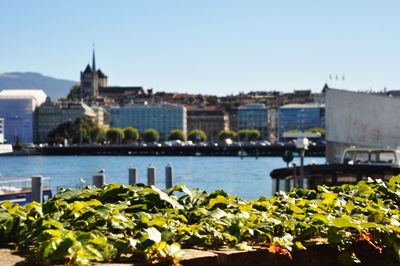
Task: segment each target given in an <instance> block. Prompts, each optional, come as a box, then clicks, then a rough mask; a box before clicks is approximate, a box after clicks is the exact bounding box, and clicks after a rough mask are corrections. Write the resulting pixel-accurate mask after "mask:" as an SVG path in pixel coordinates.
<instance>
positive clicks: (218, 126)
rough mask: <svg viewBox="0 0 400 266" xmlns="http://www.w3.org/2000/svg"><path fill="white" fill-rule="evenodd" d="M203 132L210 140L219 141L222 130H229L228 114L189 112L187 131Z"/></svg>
mask: <svg viewBox="0 0 400 266" xmlns="http://www.w3.org/2000/svg"><path fill="white" fill-rule="evenodd" d="M194 129H200V130H203V131H204V133H205V134H206V136H207V139H208V140H217V136H218V133H219V132H220V131H221V130H228V129H229V118H228V114H227V113H225V112H223V111H218V110H203V109H198V110H188V111H187V130H188V132H190V131H191V130H194Z"/></svg>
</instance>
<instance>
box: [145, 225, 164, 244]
mask: <svg viewBox="0 0 400 266" xmlns="http://www.w3.org/2000/svg"><path fill="white" fill-rule="evenodd" d="M145 231H146V233H147V235H148V239H150V240H153V241H154V242H156V243H158V242H161V233H160V231H158V230H157V228H155V227H149V228H147V229H145Z"/></svg>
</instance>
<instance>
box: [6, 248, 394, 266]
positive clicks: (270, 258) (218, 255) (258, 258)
mask: <svg viewBox="0 0 400 266" xmlns="http://www.w3.org/2000/svg"><path fill="white" fill-rule="evenodd" d="M353 251H354V252H355V253H356V255H357V257H358V258H359V259H360V260H361V262H362V263H361V265H368V266H369V265H371V266H376V265H385V266H386V265H387V266H391V265H394V264H393V263H392V262H391V261H390V259H388V258H387V257H385V256H384V255H382V254H379V252H378V251H377V250H375V249H374V248H373V247H371V246H369V245H368V244H366V243H357V244H355V245H354V246H353ZM184 252H185V255H184V257H183V259H182V260H181V261H180V263H181V264H182V265H184V266H203V265H207V266H211V265H218V266H236V265H237V266H264V265H265V266H266V265H268V266H286V265H296V266H320V265H324V266H331V265H332V266H333V265H340V264H339V263H338V260H337V257H338V255H339V252H338V250H337V249H336V248H334V247H331V246H329V245H327V244H315V243H314V244H313V245H307V249H306V250H300V251H296V252H293V253H292V259H290V258H289V257H287V256H283V255H278V254H271V253H269V252H268V250H267V248H264V247H255V248H254V249H253V250H251V251H240V250H236V249H228V248H226V249H221V250H200V249H184ZM0 265H2V266H3V265H30V264H28V263H27V262H26V261H25V258H24V257H23V256H22V252H19V251H16V250H15V249H14V247H7V248H1V249H0ZM94 265H107V266H123V265H134V266H149V265H156V266H164V265H165V266H167V265H169V264H168V263H152V264H148V263H134V264H132V263H94Z"/></svg>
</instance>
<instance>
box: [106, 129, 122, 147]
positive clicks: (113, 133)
mask: <svg viewBox="0 0 400 266" xmlns="http://www.w3.org/2000/svg"><path fill="white" fill-rule="evenodd" d="M106 139H107V140H108V141H110V142H111V143H112V144H121V143H122V140H123V139H124V131H122V129H120V128H115V127H112V128H110V129H108V130H107V132H106Z"/></svg>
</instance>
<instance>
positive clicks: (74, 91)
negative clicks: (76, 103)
mask: <svg viewBox="0 0 400 266" xmlns="http://www.w3.org/2000/svg"><path fill="white" fill-rule="evenodd" d="M79 89H80V86H79V84H75V85H74V86H72V88H71V89H70V90H69V93H68V95H67V100H68V101H73V100H75V99H76V98H77V95H78V90H79Z"/></svg>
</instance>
